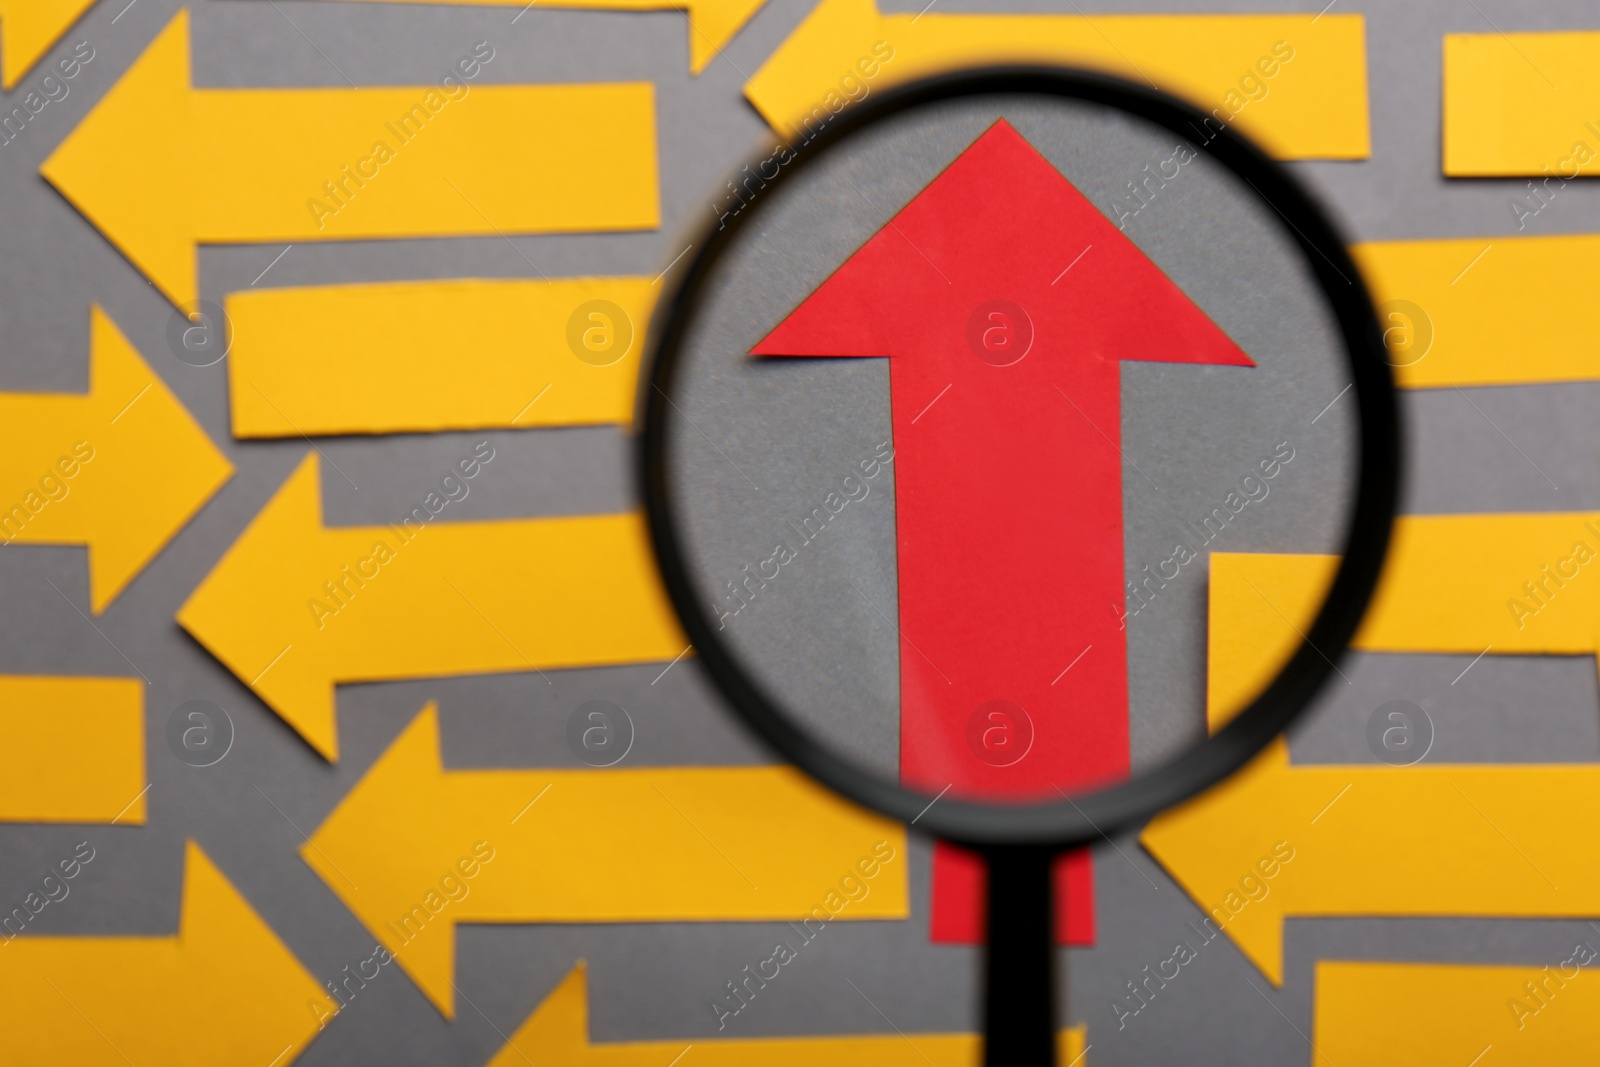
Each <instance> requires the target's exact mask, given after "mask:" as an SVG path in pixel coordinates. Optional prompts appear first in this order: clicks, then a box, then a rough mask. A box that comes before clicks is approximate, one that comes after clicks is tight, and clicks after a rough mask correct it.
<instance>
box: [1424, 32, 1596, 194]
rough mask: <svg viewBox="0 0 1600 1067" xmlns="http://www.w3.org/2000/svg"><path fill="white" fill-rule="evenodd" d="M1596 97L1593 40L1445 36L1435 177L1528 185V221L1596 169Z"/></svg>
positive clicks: (1583, 35) (1578, 36)
mask: <svg viewBox="0 0 1600 1067" xmlns="http://www.w3.org/2000/svg"><path fill="white" fill-rule="evenodd" d="M1597 98H1600V33H1594V32H1577V33H1574V32H1567V33H1513V34H1504V33H1483V34H1472V33H1451V34H1446V35H1445V38H1444V144H1443V148H1444V172H1445V173H1446V174H1448V175H1452V176H1456V177H1471V176H1509V175H1522V174H1526V175H1528V176H1530V177H1534V178H1537V179H1538V181H1537V182H1535V185H1536V186H1538V188H1539V192H1537V193H1536V192H1534V191H1533V190H1522V191H1521V192H1523V194H1524V195H1523V196H1522V198H1521V199H1522V201H1523V202H1524V204H1525V205H1526V210H1528V211H1529V212H1533V213H1537V211H1538V210H1539V206H1540V204H1541V202H1542V200H1545V199H1551V198H1553V197H1554V196H1556V195H1557V194H1558V192H1559V190H1560V188H1561V186H1562V184H1563V183H1564V181H1570V180H1571V179H1573V178H1576V177H1578V176H1579V175H1582V174H1593V173H1595V168H1596V167H1597V166H1600V108H1596V106H1595V100H1596V99H1597ZM1547 177H1548V178H1549V179H1550V180H1549V181H1548V182H1546V181H1545V179H1546V178H1547ZM1512 221H1516V222H1519V223H1520V222H1522V221H1525V220H1524V219H1523V218H1522V217H1521V216H1517V215H1515V214H1513V218H1512Z"/></svg>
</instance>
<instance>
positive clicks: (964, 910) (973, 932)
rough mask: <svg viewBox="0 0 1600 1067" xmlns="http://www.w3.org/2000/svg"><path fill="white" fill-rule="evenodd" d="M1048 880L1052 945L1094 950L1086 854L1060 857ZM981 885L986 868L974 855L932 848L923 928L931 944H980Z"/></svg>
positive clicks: (984, 920)
mask: <svg viewBox="0 0 1600 1067" xmlns="http://www.w3.org/2000/svg"><path fill="white" fill-rule="evenodd" d="M1054 877H1055V884H1056V894H1055V907H1056V917H1055V930H1056V942H1057V943H1058V944H1062V945H1092V944H1094V865H1093V864H1092V863H1091V862H1090V860H1089V853H1088V851H1087V850H1079V851H1077V852H1065V853H1062V855H1061V857H1060V858H1059V859H1057V860H1056V870H1055V875H1054ZM987 879H988V868H987V866H986V865H985V864H984V862H983V857H982V856H980V855H979V854H978V853H976V852H968V851H967V850H965V849H960V848H956V847H955V846H954V845H951V844H947V843H946V842H944V841H935V842H934V846H933V888H932V892H933V900H932V904H931V906H930V908H929V913H930V917H929V923H928V936H929V938H930V939H931V940H933V941H934V942H937V943H943V944H958V945H978V944H982V943H983V942H984V941H985V940H986V938H985V930H986V929H987V927H988V910H987V909H988V882H987Z"/></svg>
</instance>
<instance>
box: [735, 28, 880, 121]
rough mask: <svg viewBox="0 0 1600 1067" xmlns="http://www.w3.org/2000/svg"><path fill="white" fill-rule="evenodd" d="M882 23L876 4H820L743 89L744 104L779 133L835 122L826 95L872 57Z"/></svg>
mask: <svg viewBox="0 0 1600 1067" xmlns="http://www.w3.org/2000/svg"><path fill="white" fill-rule="evenodd" d="M881 21H882V17H881V16H880V15H879V14H878V6H877V4H876V2H875V0H822V2H821V3H819V4H818V5H817V6H816V7H815V8H813V9H812V11H811V14H809V15H807V16H806V17H805V20H804V21H802V22H801V23H800V25H799V26H797V27H795V31H794V32H793V33H791V34H790V35H789V36H788V38H787V39H785V40H784V42H783V44H781V45H779V46H778V50H777V51H776V52H774V53H773V54H772V55H771V56H770V57H769V58H768V59H767V61H766V63H764V64H762V66H761V69H760V70H757V71H756V72H755V75H754V76H753V77H752V78H751V79H750V80H749V81H747V82H746V83H745V86H744V95H745V98H746V99H747V100H749V101H750V103H751V105H752V106H754V107H755V109H756V110H757V111H759V112H761V117H762V118H764V119H766V120H767V124H768V125H770V126H771V127H772V128H773V129H775V130H777V131H778V132H779V133H782V134H785V135H787V136H793V135H795V134H796V133H798V132H799V131H801V130H805V129H816V128H820V126H821V125H822V124H824V123H825V122H826V121H827V120H828V119H829V118H830V117H831V113H830V111H829V110H828V107H827V102H828V95H829V94H828V93H827V92H826V90H827V89H828V88H830V87H833V86H834V85H835V82H836V79H838V78H839V77H840V76H841V75H843V74H851V75H855V73H856V72H855V70H854V64H855V63H856V61H857V60H858V59H862V58H866V57H871V56H872V55H873V45H874V44H875V43H876V42H877V39H878V34H879V30H880V29H881V26H880V23H881ZM891 54H892V53H891ZM880 56H881V53H880ZM819 86H821V87H822V88H823V90H824V91H823V92H819V91H818V88H819ZM831 95H834V96H836V97H838V98H839V106H840V107H841V108H842V107H843V104H844V102H845V101H844V98H843V97H842V96H840V95H839V94H837V93H834V94H831ZM808 119H809V120H811V121H810V123H809V124H808V123H807V120H808Z"/></svg>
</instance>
